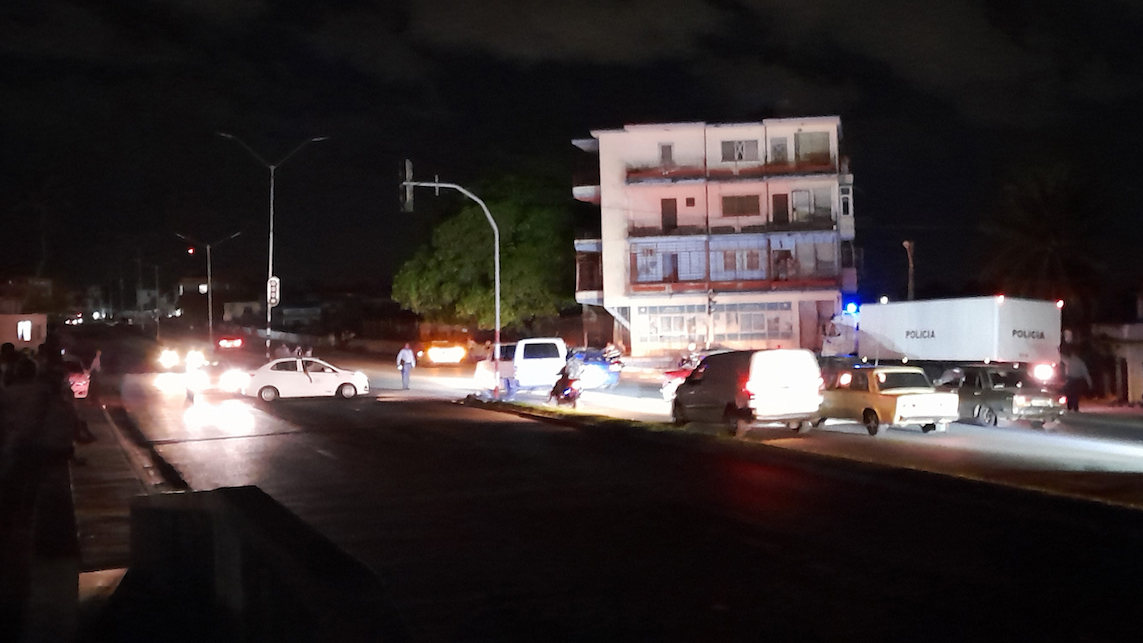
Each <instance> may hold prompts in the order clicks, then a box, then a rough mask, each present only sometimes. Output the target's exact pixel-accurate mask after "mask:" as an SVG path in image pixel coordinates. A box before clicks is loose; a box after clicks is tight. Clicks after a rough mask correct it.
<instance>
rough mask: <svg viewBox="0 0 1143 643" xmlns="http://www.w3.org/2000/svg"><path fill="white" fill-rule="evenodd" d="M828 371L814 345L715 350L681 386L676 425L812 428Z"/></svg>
mask: <svg viewBox="0 0 1143 643" xmlns="http://www.w3.org/2000/svg"><path fill="white" fill-rule="evenodd" d="M822 384H823V381H822V373H821V368H820V367H819V366H818V361H817V358H816V357H814V354H813V353H811V352H810V351H808V350H803V349H774V350H759V351H733V352H730V353H718V354H715V355H709V356H707V357H706V359H704V360H703V361H702V362H701V363H700V364H699V365H698V368H696V369H695V370H694V371H693V372H692V373H691V374H690V377H688V378H687V379H686V380H685V381H684V382H683V383H682V384H681V385H680V386H679V389H678V391H677V393H676V394H675V401H674V404H673V405H672V407H671V415H672V417H673V418H674V421H675V423H676V424H686V423H687V422H690V421H702V422H723V423H726V424H729V425H730V426H733V427H735V429H736V432H737V433H738V434H741V433H742V432H744V431H746V430H747V429H748V428H750V427H751V426H753V425H754V424H755V423H762V422H765V423H769V422H782V423H784V424H786V425H787V426H788V427H790V428H791V429H794V430H795V431H805V430H808V429H809V427H810V425H811V423H813V422H815V421H817V420H818V419H819V418H820V411H819V409H820V408H821V404H822Z"/></svg>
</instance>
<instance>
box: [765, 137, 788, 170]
mask: <svg viewBox="0 0 1143 643" xmlns="http://www.w3.org/2000/svg"><path fill="white" fill-rule="evenodd" d="M770 162H771V163H777V164H779V165H785V164H786V163H789V162H790V153H789V152H788V151H787V147H786V137H785V136H781V137H778V138H772V139H770Z"/></svg>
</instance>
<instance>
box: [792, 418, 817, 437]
mask: <svg viewBox="0 0 1143 643" xmlns="http://www.w3.org/2000/svg"><path fill="white" fill-rule="evenodd" d="M813 425H814V423H813V422H811V421H809V420H802V421H801V422H791V423H790V430H792V431H793V432H794V433H797V434H799V435H801V434H803V433H809V432H810V427H812V426H813Z"/></svg>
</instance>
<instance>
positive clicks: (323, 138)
mask: <svg viewBox="0 0 1143 643" xmlns="http://www.w3.org/2000/svg"><path fill="white" fill-rule="evenodd" d="M328 140H329V137H328V136H315V137H313V138H311V139H310V142H311V143H319V142H321V141H328Z"/></svg>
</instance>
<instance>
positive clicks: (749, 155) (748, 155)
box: [722, 141, 758, 163]
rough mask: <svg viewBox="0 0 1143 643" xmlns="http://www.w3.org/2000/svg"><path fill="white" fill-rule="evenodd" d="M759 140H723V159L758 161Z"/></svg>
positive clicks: (727, 161) (732, 161)
mask: <svg viewBox="0 0 1143 643" xmlns="http://www.w3.org/2000/svg"><path fill="white" fill-rule="evenodd" d="M757 160H758V141H723V142H722V161H723V162H724V163H734V162H737V161H757Z"/></svg>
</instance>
